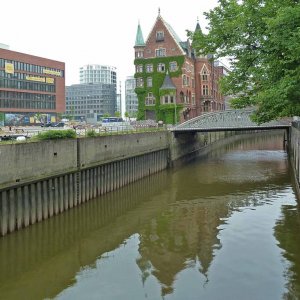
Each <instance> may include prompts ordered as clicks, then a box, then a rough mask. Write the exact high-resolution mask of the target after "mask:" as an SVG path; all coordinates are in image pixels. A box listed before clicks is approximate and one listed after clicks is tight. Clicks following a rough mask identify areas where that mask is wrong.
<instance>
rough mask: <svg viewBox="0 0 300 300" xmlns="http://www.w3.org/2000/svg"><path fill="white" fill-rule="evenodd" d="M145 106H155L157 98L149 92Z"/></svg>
mask: <svg viewBox="0 0 300 300" xmlns="http://www.w3.org/2000/svg"><path fill="white" fill-rule="evenodd" d="M145 105H147V106H151V105H155V97H154V96H153V93H151V92H149V93H148V95H147V97H146V98H145Z"/></svg>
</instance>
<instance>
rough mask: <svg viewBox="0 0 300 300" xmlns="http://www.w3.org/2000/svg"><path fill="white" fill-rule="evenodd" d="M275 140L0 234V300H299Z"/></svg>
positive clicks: (295, 223) (291, 226)
mask: <svg viewBox="0 0 300 300" xmlns="http://www.w3.org/2000/svg"><path fill="white" fill-rule="evenodd" d="M282 138H283V137H282V135H281V134H280V135H276V136H275V135H273V134H270V133H268V134H266V135H261V134H258V135H255V136H252V137H248V138H246V139H242V140H241V141H235V142H232V143H231V144H229V145H227V146H224V147H222V148H218V149H215V150H214V151H213V152H212V153H211V155H209V157H206V158H202V159H199V160H195V161H193V162H190V163H188V164H186V165H184V166H183V167H180V168H177V169H173V170H168V171H165V172H161V173H160V174H157V175H154V176H151V177H149V178H145V179H143V180H141V181H139V182H136V183H134V184H132V185H130V186H128V187H125V188H123V189H121V190H119V191H116V192H113V193H111V194H108V195H106V196H105V197H102V198H100V199H96V200H93V201H90V202H89V203H87V204H85V205H82V206H80V207H77V208H75V209H73V210H70V211H68V212H67V213H64V214H63V215H60V216H57V217H55V218H52V219H51V220H48V221H45V222H42V223H40V224H37V225H34V226H32V227H30V228H27V229H25V230H22V231H20V232H16V233H13V234H11V235H8V236H6V237H4V238H2V239H0V299H5V300H6V299H7V300H9V299H32V300H34V299H49V298H50V299H72V300H73V299H103V300H110V299H122V300H123V299H126V300H127V299H128V300H135V299H136V300H140V299H180V300H189V299H213V300H216V299H230V300H231V299H243V300H244V299H251V300H252V299H255V300H256V299H264V300H265V299H271V300H274V299H300V210H299V205H298V204H297V200H296V196H295V193H294V188H293V182H292V175H291V170H290V167H289V164H288V160H287V154H286V152H285V151H284V150H283V149H282Z"/></svg>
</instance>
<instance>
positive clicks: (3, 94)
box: [0, 48, 65, 126]
mask: <svg viewBox="0 0 300 300" xmlns="http://www.w3.org/2000/svg"><path fill="white" fill-rule="evenodd" d="M64 111H65V63H63V62H59V61H55V60H50V59H47V58H42V57H37V56H33V55H29V54H24V53H19V52H15V51H10V50H8V49H3V48H0V126H3V125H30V124H35V123H40V122H45V121H56V117H57V113H63V112H64Z"/></svg>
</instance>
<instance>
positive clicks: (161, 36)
mask: <svg viewBox="0 0 300 300" xmlns="http://www.w3.org/2000/svg"><path fill="white" fill-rule="evenodd" d="M164 39H165V35H164V32H163V31H156V41H157V42H163V41H164Z"/></svg>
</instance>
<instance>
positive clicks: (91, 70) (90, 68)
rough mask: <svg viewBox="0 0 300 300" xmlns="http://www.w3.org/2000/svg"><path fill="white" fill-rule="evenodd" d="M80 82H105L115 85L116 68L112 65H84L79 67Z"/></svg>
mask: <svg viewBox="0 0 300 300" xmlns="http://www.w3.org/2000/svg"><path fill="white" fill-rule="evenodd" d="M79 82H80V83H84V84H85V83H107V84H115V85H116V86H117V69H116V68H115V67H112V66H102V65H96V64H92V65H84V66H83V67H81V68H80V81H79Z"/></svg>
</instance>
